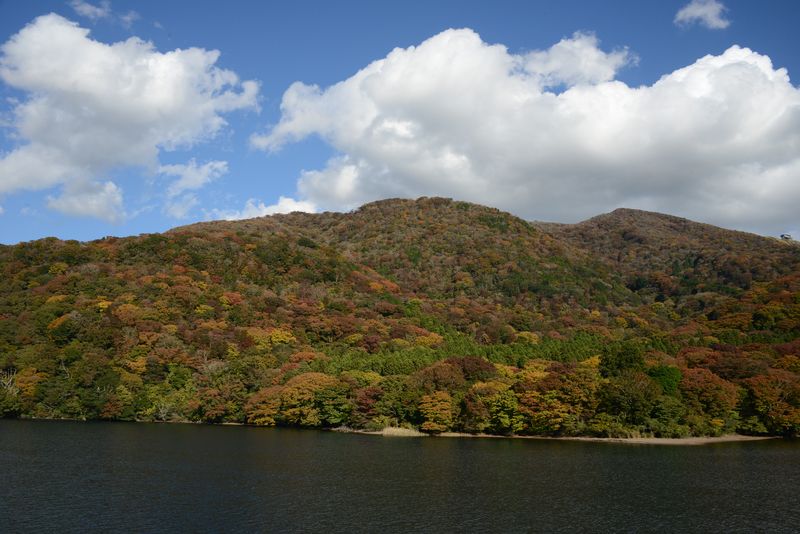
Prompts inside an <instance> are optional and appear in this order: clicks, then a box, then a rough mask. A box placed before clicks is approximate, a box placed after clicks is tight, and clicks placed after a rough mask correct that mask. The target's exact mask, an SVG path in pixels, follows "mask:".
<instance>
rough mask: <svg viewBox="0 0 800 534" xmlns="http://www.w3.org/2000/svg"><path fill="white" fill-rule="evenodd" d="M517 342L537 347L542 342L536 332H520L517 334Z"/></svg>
mask: <svg viewBox="0 0 800 534" xmlns="http://www.w3.org/2000/svg"><path fill="white" fill-rule="evenodd" d="M517 340H518V341H521V342H523V343H528V344H530V345H537V344H538V343H539V341H541V340H540V338H539V334H536V333H534V332H519V333H517Z"/></svg>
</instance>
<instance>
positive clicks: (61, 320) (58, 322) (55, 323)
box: [47, 313, 69, 330]
mask: <svg viewBox="0 0 800 534" xmlns="http://www.w3.org/2000/svg"><path fill="white" fill-rule="evenodd" d="M67 319H69V314H68V313H67V314H64V315H62V316H61V317H58V318H57V319H53V320H52V321H50V324H49V325H47V329H48V330H55V329H56V328H58V327H59V326H61V325H62V324H64V322H65V321H66V320H67Z"/></svg>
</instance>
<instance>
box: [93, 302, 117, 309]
mask: <svg viewBox="0 0 800 534" xmlns="http://www.w3.org/2000/svg"><path fill="white" fill-rule="evenodd" d="M112 304H113V302H111V301H110V300H101V301H100V302H98V303H97V304H95V306H97V307H98V308H99V309H100V310H101V311H105V310H106V309H108V307H109V306H111V305H112Z"/></svg>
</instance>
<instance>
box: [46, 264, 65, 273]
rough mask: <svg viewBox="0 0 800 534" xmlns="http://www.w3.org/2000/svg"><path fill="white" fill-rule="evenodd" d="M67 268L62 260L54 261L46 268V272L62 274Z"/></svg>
mask: <svg viewBox="0 0 800 534" xmlns="http://www.w3.org/2000/svg"><path fill="white" fill-rule="evenodd" d="M68 268H69V265H67V264H66V263H64V262H63V261H57V262H56V263H54V264H52V265H51V266H50V268H49V269H47V272H48V273H50V274H52V275H59V274H64V273H65V272H66V271H67V269H68Z"/></svg>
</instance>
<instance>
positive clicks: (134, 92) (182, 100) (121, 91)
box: [0, 14, 259, 219]
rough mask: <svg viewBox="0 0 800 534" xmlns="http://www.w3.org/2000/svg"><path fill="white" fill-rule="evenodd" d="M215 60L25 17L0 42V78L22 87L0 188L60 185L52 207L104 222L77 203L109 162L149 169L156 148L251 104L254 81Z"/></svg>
mask: <svg viewBox="0 0 800 534" xmlns="http://www.w3.org/2000/svg"><path fill="white" fill-rule="evenodd" d="M218 59H219V52H218V51H215V50H204V49H200V48H188V49H178V50H173V51H171V52H166V53H162V52H159V51H157V50H155V48H154V47H153V45H152V44H151V43H148V42H145V41H142V40H140V39H138V38H135V37H132V38H130V39H128V40H126V41H122V42H118V43H114V44H105V43H102V42H99V41H95V40H93V39H91V38H90V37H89V30H87V29H85V28H82V27H80V26H78V25H77V24H75V23H73V22H70V21H69V20H67V19H64V18H62V17H60V16H58V15H55V14H49V15H44V16H42V17H39V18H37V19H35V20H34V21H33V22H31V23H30V24H28V25H27V26H26V27H25V28H23V29H22V30H21V31H20V32H19V33H17V34H16V35H14V36H13V37H11V39H9V40H8V41H7V42H6V43H5V44H3V45H2V47H0V79H2V80H3V81H4V82H5V83H6V84H8V85H9V86H11V87H14V88H16V89H19V90H21V91H24V92H26V93H27V99H25V100H24V101H21V102H19V103H17V104H16V105H15V107H14V109H13V114H14V120H13V126H14V128H15V130H16V131H15V137H16V138H18V139H21V140H22V144H21V145H20V146H18V147H16V148H15V149H13V150H11V151H10V152H9V153H7V154H5V155H3V156H1V157H0V195H3V194H10V193H14V192H16V191H20V190H41V189H47V188H50V187H53V186H56V185H59V184H61V185H63V186H64V188H63V194H62V196H61V197H59V199H56V200H53V201H51V202H50V205H51V206H52V207H54V208H56V209H60V210H61V211H63V212H65V213H73V214H79V213H85V214H87V215H93V216H100V217H101V218H105V219H109V217H108V216H107V214H104V213H105V212H103V211H102V210H98V209H96V207H95V206H93V205H92V204H86V209H85V210H84V211H82V210H81V203H80V202H79V200H80V199H81V198H83V197H82V196H81V195H83V194H84V192H83V191H84V189H83V188H84V187H88V186H87V184H88V183H91V184H92V187H94V188H98V187H99V188H103V190H104V191H105V190H106V186H107V185H108V183H110V182H107V183H101V182H100V180H101V179H102V177H103V175H104V174H105V173H107V172H108V171H110V170H112V169H114V168H119V167H128V166H134V167H141V168H144V169H145V170H147V171H149V172H152V171H155V170H157V169H158V167H159V161H158V157H159V153H160V152H161V151H162V150H173V149H177V148H188V147H191V146H193V145H195V144H196V143H199V142H202V141H205V140H208V139H210V138H212V137H214V135H215V134H217V133H218V132H219V131H220V130H221V129H222V128H224V127H225V126H226V121H225V119H224V118H223V116H222V115H223V114H224V113H227V112H230V111H233V110H238V109H246V108H250V109H255V108H257V95H258V89H259V88H258V84H257V83H256V82H254V81H240V80H239V78H238V76H237V75H236V74H235V73H234V72H232V71H229V70H224V69H221V68H219V67H217V66H215V64H216V62H217V60H218ZM95 182H96V183H95ZM74 183H78V184H79V186H74V187H73V186H72V184H74ZM111 185H113V186H114V188H115V189H114V191H115V194H114V195H112V196H111V197H110V198H112V200H115V199H117V198H119V199H121V195H122V193H121V190H120V188H119V187H117V186H116V185H115V184H111ZM76 191H77V192H78V193H75V192H76ZM73 193H75V194H78V197H76V198H75V199H70V198H69V197H70V195H72V194H73ZM73 200H74V201H73ZM119 205H121V200H120V203H119ZM98 214H100V215H98Z"/></svg>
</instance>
